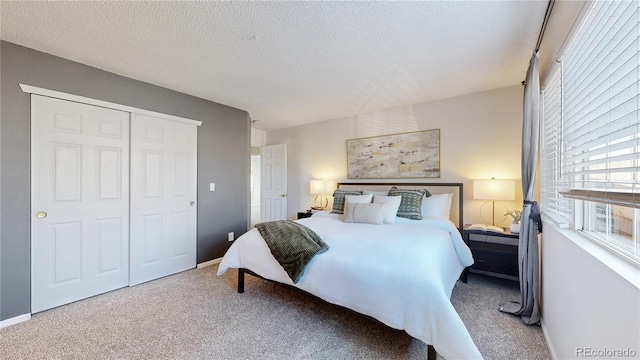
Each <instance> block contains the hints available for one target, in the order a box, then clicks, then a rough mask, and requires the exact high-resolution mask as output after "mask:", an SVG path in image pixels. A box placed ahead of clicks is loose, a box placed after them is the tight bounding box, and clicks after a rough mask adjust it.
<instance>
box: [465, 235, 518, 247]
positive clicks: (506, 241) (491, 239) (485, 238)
mask: <svg viewBox="0 0 640 360" xmlns="http://www.w3.org/2000/svg"><path fill="white" fill-rule="evenodd" d="M469 241H477V242H488V243H494V244H503V245H511V246H518V243H519V241H520V239H518V238H513V237H500V236H495V235H484V234H469Z"/></svg>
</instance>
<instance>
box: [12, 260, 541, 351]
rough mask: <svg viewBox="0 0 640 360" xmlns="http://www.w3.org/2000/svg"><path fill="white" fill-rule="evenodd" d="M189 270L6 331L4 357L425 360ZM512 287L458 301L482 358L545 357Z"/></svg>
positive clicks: (380, 330) (273, 297)
mask: <svg viewBox="0 0 640 360" xmlns="http://www.w3.org/2000/svg"><path fill="white" fill-rule="evenodd" d="M216 271H217V266H210V267H207V268H203V269H198V270H190V271H186V272H183V273H180V274H177V275H173V276H169V277H166V278H163V279H159V280H155V281H152V282H149V283H145V284H142V285H138V286H135V287H132V288H124V289H120V290H117V291H113V292H110V293H107V294H103V295H100V296H96V297H93V298H90V299H86V300H82V301H79V302H76V303H73V304H69V305H65V306H61V307H59V308H56V309H52V310H49V311H44V312H42V313H39V314H35V315H34V316H33V317H32V319H31V320H29V321H26V322H24V323H20V324H17V325H13V326H10V327H8V328H4V329H2V330H0V359H2V360H7V359H425V357H426V346H425V345H424V344H423V343H422V342H421V341H419V340H415V339H413V338H411V337H410V336H409V335H407V334H406V333H405V332H403V331H399V330H394V329H391V328H389V327H387V326H385V325H383V324H381V323H379V322H377V321H376V320H373V319H371V318H368V317H365V316H362V315H359V314H356V313H354V312H352V311H349V310H347V309H343V308H340V307H337V306H334V305H330V304H327V303H325V302H323V301H321V300H318V299H316V298H313V297H310V296H308V295H305V294H302V293H300V292H297V291H293V290H291V289H287V288H284V287H281V286H276V285H274V284H271V283H269V282H266V281H264V280H260V279H256V278H254V277H252V276H248V277H247V284H246V292H245V293H244V294H238V293H236V288H235V284H236V274H237V272H236V271H229V272H227V274H225V275H224V276H222V277H218V276H216V275H215V274H216ZM518 297H519V295H518V289H517V285H516V284H515V283H514V282H510V281H506V280H501V279H494V278H489V277H485V276H481V275H475V274H470V276H469V283H468V284H463V283H460V282H458V284H457V285H456V288H455V289H454V292H453V295H452V303H453V304H454V306H455V307H456V309H457V310H458V312H459V313H460V316H461V317H462V320H463V321H464V322H465V324H466V325H467V328H468V329H469V332H470V333H471V336H472V337H473V339H474V341H475V342H476V344H477V346H478V348H479V349H480V352H481V353H482V354H483V356H484V357H485V358H486V359H549V358H551V356H550V354H549V351H548V349H547V347H546V345H545V342H544V339H543V336H542V332H541V330H540V327H537V326H533V327H531V326H525V325H522V324H521V323H520V321H519V319H518V318H516V317H513V316H510V315H506V314H502V313H500V312H499V311H498V310H497V307H498V303H499V302H501V301H504V300H517V299H518Z"/></svg>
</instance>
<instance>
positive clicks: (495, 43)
mask: <svg viewBox="0 0 640 360" xmlns="http://www.w3.org/2000/svg"><path fill="white" fill-rule="evenodd" d="M546 6H547V2H546V1H491V2H488V1H439V2H189V1H187V2H163V1H158V2H22V1H18V2H13V1H2V2H1V5H0V15H1V21H0V38H2V39H3V40H6V41H9V42H12V43H16V44H19V45H23V46H26V47H29V48H33V49H36V50H40V51H43V52H46V53H50V54H53V55H57V56H60V57H63V58H66V59H70V60H73V61H77V62H81V63H84V64H87V65H91V66H94V67H97V68H100V69H103V70H106V71H110V72H113V73H116V74H121V75H124V76H127V77H130V78H134V79H138V80H141V81H145V82H149V83H152V84H156V85H160V86H163V87H166V88H170V89H174V90H177V91H180V92H184V93H187V94H191V95H194V96H198V97H201V98H204V99H209V100H212V101H215V102H219V103H222V104H226V105H229V106H233V107H237V108H240V109H244V110H247V111H248V112H249V113H250V114H251V117H252V118H253V119H257V120H260V121H261V122H262V124H261V125H260V126H259V127H260V128H262V129H274V128H281V127H286V126H292V125H297V124H303V123H309V122H314V121H320V120H327V119H334V118H340V117H346V116H353V115H356V114H360V113H365V112H369V111H373V110H380V109H384V108H389V107H395V106H401V105H408V104H414V103H420V102H425V101H429V100H434V99H440V98H446V97H451V96H456V95H462V94H468V93H473V92H478V91H483V90H489V89H496V88H501V87H505V86H511V85H516V84H518V83H519V82H520V81H522V80H523V79H524V77H525V73H526V69H527V66H528V62H529V57H530V56H531V52H532V51H533V48H534V46H535V42H536V39H537V36H538V32H539V30H540V26H541V24H542V20H543V17H544V12H545V9H546Z"/></svg>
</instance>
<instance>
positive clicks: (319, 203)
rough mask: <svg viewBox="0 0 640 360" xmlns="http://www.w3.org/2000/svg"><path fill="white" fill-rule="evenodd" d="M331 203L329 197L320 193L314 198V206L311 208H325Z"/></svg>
mask: <svg viewBox="0 0 640 360" xmlns="http://www.w3.org/2000/svg"><path fill="white" fill-rule="evenodd" d="M318 197H320V201H318ZM328 205H329V199H327V198H326V197H324V196H322V195H320V194H318V195H316V197H315V198H313V206H312V207H311V209H313V210H324V209H326V208H327V206H328Z"/></svg>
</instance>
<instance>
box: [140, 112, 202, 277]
mask: <svg viewBox="0 0 640 360" xmlns="http://www.w3.org/2000/svg"><path fill="white" fill-rule="evenodd" d="M196 185H197V126H196V125H191V124H186V123H181V122H177V121H171V120H165V119H160V118H156V117H152V116H147V115H140V114H132V115H131V233H130V234H131V247H130V251H131V263H130V264H131V275H130V285H136V284H139V283H142V282H145V281H149V280H153V279H157V278H159V277H162V276H167V275H170V274H174V273H177V272H180V271H184V270H187V269H191V268H194V267H195V266H196V204H195V201H196Z"/></svg>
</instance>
